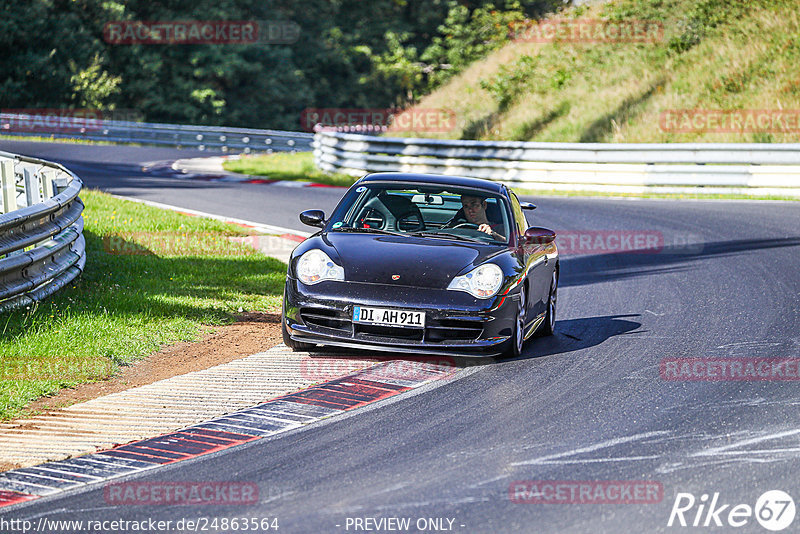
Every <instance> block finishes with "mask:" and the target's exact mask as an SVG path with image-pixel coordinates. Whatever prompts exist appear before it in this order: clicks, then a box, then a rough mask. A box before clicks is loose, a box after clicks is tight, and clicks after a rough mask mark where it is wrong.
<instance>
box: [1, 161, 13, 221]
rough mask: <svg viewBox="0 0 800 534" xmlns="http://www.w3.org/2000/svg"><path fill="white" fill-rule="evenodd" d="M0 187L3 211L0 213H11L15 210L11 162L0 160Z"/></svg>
mask: <svg viewBox="0 0 800 534" xmlns="http://www.w3.org/2000/svg"><path fill="white" fill-rule="evenodd" d="M0 185H2V189H3V210H2V211H0V213H9V212H12V211H14V210H15V209H17V185H16V178H15V177H14V161H13V160H10V159H3V160H0Z"/></svg>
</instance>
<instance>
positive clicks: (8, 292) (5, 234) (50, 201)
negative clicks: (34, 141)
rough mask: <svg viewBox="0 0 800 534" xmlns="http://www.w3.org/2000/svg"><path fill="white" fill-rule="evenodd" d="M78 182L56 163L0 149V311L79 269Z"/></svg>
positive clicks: (82, 258) (42, 293)
mask: <svg viewBox="0 0 800 534" xmlns="http://www.w3.org/2000/svg"><path fill="white" fill-rule="evenodd" d="M82 186H83V183H82V182H81V180H80V178H78V177H77V176H75V175H74V174H72V173H71V172H70V171H68V170H67V169H65V168H64V167H62V166H61V165H58V164H55V163H50V162H47V161H43V160H39V159H35V158H28V157H25V156H18V155H15V154H9V153H7V152H0V189H1V190H2V194H1V195H0V196H1V199H2V210H0V312H4V311H7V310H10V309H13V308H17V307H20V306H26V305H29V304H31V303H33V302H35V301H39V300H42V299H44V298H45V297H47V296H49V295H51V294H53V293H55V292H56V291H58V290H59V289H61V288H62V287H64V286H65V285H67V284H68V283H70V282H71V281H72V280H73V279H74V278H75V277H77V276H78V275H79V274H80V273H81V272H82V271H83V268H84V265H85V264H86V243H85V241H84V238H83V218H82V217H81V214H82V212H83V202H81V199H80V198H78V194H79V193H80V190H81V187H82Z"/></svg>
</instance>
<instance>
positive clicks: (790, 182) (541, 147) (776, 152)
mask: <svg viewBox="0 0 800 534" xmlns="http://www.w3.org/2000/svg"><path fill="white" fill-rule="evenodd" d="M314 159H315V161H316V163H317V166H319V167H320V168H321V169H323V170H325V171H328V172H339V173H345V174H351V175H354V176H359V175H363V174H365V173H367V172H379V171H402V172H428V173H434V174H451V175H460V176H471V177H475V178H486V179H490V180H495V181H500V182H504V183H508V184H509V185H513V186H521V187H532V188H538V189H545V188H551V187H552V188H575V189H592V188H598V186H602V187H609V186H610V187H614V186H623V187H624V186H647V187H650V186H666V187H673V186H692V187H698V186H700V187H710V186H720V187H729V188H730V187H733V188H748V189H762V190H766V189H770V190H777V191H778V192H779V193H785V194H786V195H787V196H800V144H755V143H754V144H733V143H708V144H703V143H696V144H679V143H674V144H605V143H529V142H517V141H451V140H438V139H419V138H391V137H375V136H367V135H359V134H352V133H342V132H335V131H319V132H317V133H316V134H315V139H314Z"/></svg>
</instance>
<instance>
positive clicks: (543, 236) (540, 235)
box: [525, 226, 556, 245]
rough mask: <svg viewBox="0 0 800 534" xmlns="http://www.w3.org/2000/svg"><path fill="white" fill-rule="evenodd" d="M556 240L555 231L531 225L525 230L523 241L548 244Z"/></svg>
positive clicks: (532, 243)
mask: <svg viewBox="0 0 800 534" xmlns="http://www.w3.org/2000/svg"><path fill="white" fill-rule="evenodd" d="M555 240H556V233H555V232H554V231H552V230H548V229H547V228H539V227H538V226H531V227H530V228H528V229H527V230H525V243H527V244H531V245H549V244H550V243H552V242H553V241H555Z"/></svg>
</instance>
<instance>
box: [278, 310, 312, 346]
mask: <svg viewBox="0 0 800 534" xmlns="http://www.w3.org/2000/svg"><path fill="white" fill-rule="evenodd" d="M281 333H282V334H283V344H284V345H286V346H287V347H289V348H290V349H292V351H293V352H308V351H310V350H312V349H314V347H316V345H315V344H313V343H303V342H302V341H295V340H293V339H292V338H291V337H289V331H288V330H286V321H285V320H284V318H283V317H281Z"/></svg>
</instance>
